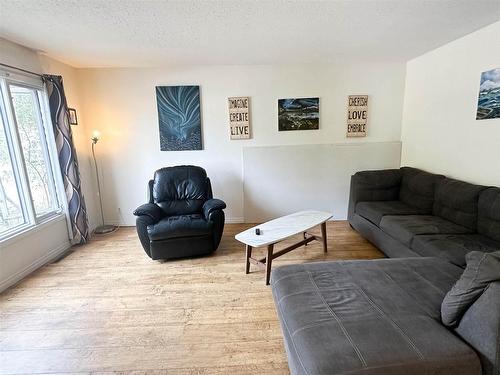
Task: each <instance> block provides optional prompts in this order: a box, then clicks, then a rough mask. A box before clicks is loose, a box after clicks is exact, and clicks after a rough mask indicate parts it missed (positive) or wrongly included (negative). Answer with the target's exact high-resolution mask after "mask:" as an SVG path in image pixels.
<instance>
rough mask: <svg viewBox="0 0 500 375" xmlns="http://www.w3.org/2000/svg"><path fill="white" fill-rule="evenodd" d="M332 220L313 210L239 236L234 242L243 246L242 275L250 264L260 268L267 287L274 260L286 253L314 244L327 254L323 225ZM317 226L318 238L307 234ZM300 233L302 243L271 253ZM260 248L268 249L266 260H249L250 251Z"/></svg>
mask: <svg viewBox="0 0 500 375" xmlns="http://www.w3.org/2000/svg"><path fill="white" fill-rule="evenodd" d="M331 217H332V214H330V213H329V212H323V211H313V210H308V211H300V212H295V213H293V214H291V215H286V216H282V217H279V218H277V219H274V220H271V221H267V222H265V223H262V224H260V225H257V226H255V227H252V228H250V229H247V230H245V231H243V232H241V233H238V234H237V235H236V236H235V238H236V239H237V240H238V241H240V242H243V243H244V244H245V245H246V266H245V273H249V272H250V263H252V264H255V265H256V266H259V267H263V268H265V270H266V285H269V279H270V276H271V265H272V262H273V259H276V258H277V257H279V256H282V255H283V254H286V253H288V252H289V251H292V250H295V249H296V248H298V247H300V246H303V245H307V244H308V243H309V242H311V241H314V240H316V241H320V242H321V243H322V244H323V251H324V252H325V253H326V251H327V243H326V221H327V220H328V219H330V218H331ZM317 225H320V226H321V236H317V235H314V234H311V233H308V230H310V229H311V228H313V227H315V226H317ZM257 228H258V229H260V231H261V234H260V235H257V234H256V233H255V229H257ZM299 233H302V235H303V237H304V239H303V240H301V241H299V242H297V243H295V244H293V245H290V246H288V247H285V248H284V249H281V250H279V251H277V252H274V245H275V244H277V243H278V242H281V241H283V240H285V239H287V238H288V237H291V236H294V235H296V234H299ZM262 246H267V256H266V257H264V258H261V259H255V258H252V249H253V248H254V247H262Z"/></svg>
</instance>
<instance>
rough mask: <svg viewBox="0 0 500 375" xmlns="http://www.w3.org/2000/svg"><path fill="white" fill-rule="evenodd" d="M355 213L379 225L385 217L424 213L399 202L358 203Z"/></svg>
mask: <svg viewBox="0 0 500 375" xmlns="http://www.w3.org/2000/svg"><path fill="white" fill-rule="evenodd" d="M356 213H357V214H358V215H361V216H363V217H364V218H365V219H368V220H370V221H371V222H372V223H373V224H375V225H379V224H380V220H382V217H384V216H385V215H418V214H424V213H425V212H424V211H423V210H421V209H419V208H416V207H412V206H409V205H407V204H405V203H403V202H401V201H380V202H359V203H358V204H357V205H356Z"/></svg>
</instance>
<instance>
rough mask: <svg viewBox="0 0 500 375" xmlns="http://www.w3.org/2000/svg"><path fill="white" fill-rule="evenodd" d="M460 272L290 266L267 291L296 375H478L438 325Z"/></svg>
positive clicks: (470, 353) (434, 266)
mask: <svg viewBox="0 0 500 375" xmlns="http://www.w3.org/2000/svg"><path fill="white" fill-rule="evenodd" d="M461 272H462V269H461V268H459V267H456V266H454V265H452V264H450V263H448V262H445V261H443V260H440V259H436V258H414V259H411V260H409V259H381V260H368V261H365V260H363V261H343V262H319V263H309V264H301V265H291V266H284V267H279V268H276V269H274V270H273V271H272V276H271V285H272V291H273V297H274V300H275V304H276V307H277V312H278V316H279V319H280V323H281V327H282V330H283V333H284V337H285V347H286V350H287V355H288V360H289V365H290V369H291V372H292V373H293V374H310V375H318V374H328V375H333V374H350V375H358V374H359V375H361V374H363V375H366V374H371V375H374V374H380V375H381V374H403V373H407V374H440V375H451V374H454V375H455V374H463V375H465V374H468V375H479V374H480V373H481V369H480V362H479V358H478V356H477V355H476V353H475V352H474V350H473V349H472V348H470V347H469V346H468V345H467V344H466V343H465V342H463V341H462V340H460V339H459V338H458V337H457V336H455V335H454V334H453V333H452V332H450V331H449V330H448V329H446V328H445V327H444V326H443V325H441V323H440V306H441V301H442V299H443V297H444V295H445V293H446V292H447V290H449V288H451V286H452V285H453V283H454V282H455V281H456V280H457V279H458V278H459V277H460V274H461Z"/></svg>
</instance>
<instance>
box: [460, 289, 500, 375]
mask: <svg viewBox="0 0 500 375" xmlns="http://www.w3.org/2000/svg"><path fill="white" fill-rule="evenodd" d="M495 312H496V313H495ZM499 312H500V282H498V281H497V282H494V283H491V284H490V286H489V287H488V288H487V289H486V290H485V291H484V292H483V294H481V296H480V297H479V298H478V299H477V301H476V302H474V303H473V304H472V306H471V307H469V309H468V310H467V311H466V312H465V314H464V316H463V317H462V319H461V320H460V324H459V325H458V327H457V328H456V329H455V332H456V333H457V334H458V335H459V336H460V337H461V338H463V339H464V340H465V341H466V342H467V343H469V345H471V346H472V347H473V348H474V349H475V350H476V352H478V353H479V358H480V359H481V365H482V368H483V375H500V313H499Z"/></svg>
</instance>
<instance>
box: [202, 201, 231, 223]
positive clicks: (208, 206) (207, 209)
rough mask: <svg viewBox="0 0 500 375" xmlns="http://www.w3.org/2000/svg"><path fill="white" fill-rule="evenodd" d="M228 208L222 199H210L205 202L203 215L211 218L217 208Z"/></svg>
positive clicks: (208, 218)
mask: <svg viewBox="0 0 500 375" xmlns="http://www.w3.org/2000/svg"><path fill="white" fill-rule="evenodd" d="M224 208H226V203H224V201H222V200H220V199H209V200H207V201H206V202H205V204H203V215H204V216H205V219H207V220H210V214H211V213H212V212H213V211H216V210H223V209H224Z"/></svg>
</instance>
